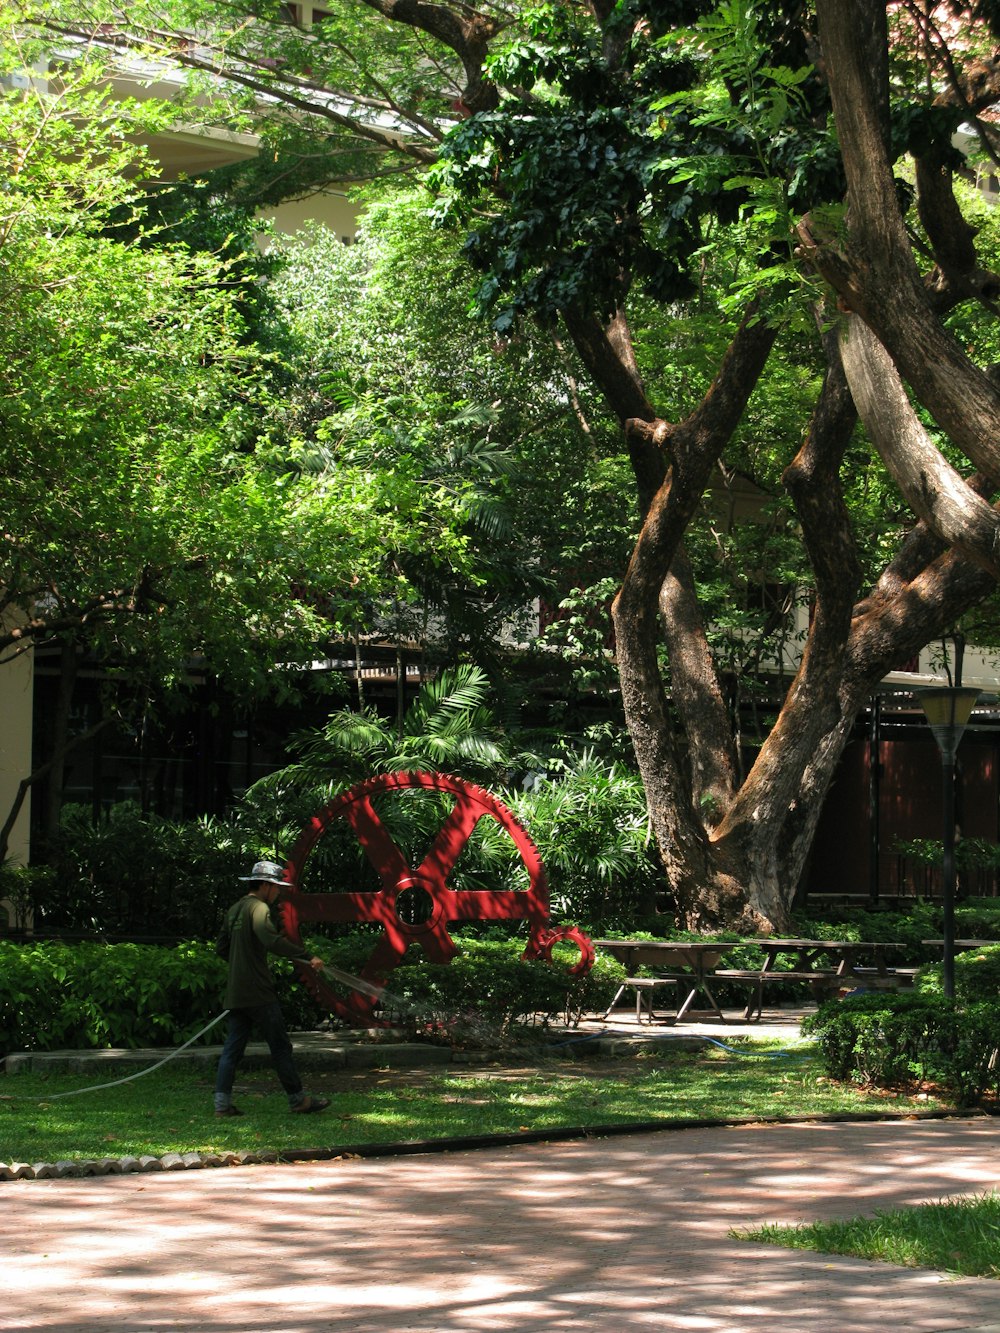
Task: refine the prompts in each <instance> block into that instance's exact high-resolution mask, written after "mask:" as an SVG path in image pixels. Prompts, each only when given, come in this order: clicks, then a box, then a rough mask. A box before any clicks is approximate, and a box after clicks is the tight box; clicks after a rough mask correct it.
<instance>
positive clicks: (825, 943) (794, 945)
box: [740, 935, 906, 952]
mask: <svg viewBox="0 0 1000 1333" xmlns="http://www.w3.org/2000/svg"><path fill="white" fill-rule="evenodd" d="M740 942H741V943H742V944H759V945H761V946H762V947H763V948H765V949H777V950H779V951H780V950H784V949H833V950H836V951H838V952H841V951H843V950H845V949H857V950H861V949H868V950H872V951H874V952H878V951H879V950H882V949H905V948H906V945H905V944H902V943H901V942H900V941H899V940H788V939H779V938H777V937H775V936H772V935H761V936H759V937H756V938H754V939H746V940H741V941H740Z"/></svg>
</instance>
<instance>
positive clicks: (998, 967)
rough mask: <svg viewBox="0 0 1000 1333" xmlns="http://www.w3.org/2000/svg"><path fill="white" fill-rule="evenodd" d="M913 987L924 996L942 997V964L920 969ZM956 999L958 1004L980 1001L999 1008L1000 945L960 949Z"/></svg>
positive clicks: (956, 963)
mask: <svg viewBox="0 0 1000 1333" xmlns="http://www.w3.org/2000/svg"><path fill="white" fill-rule="evenodd" d="M914 984H915V986H916V988H917V990H919V991H921V992H922V993H923V994H926V995H943V994H944V965H943V964H942V963H936V964H934V965H932V966H929V967H924V968H921V970H920V971H919V972H918V973H917V977H916V981H915V983H914ZM955 999H956V1001H957V1002H958V1003H959V1004H978V1003H980V1002H985V1003H987V1004H988V1003H990V1002H992V1003H993V1004H996V1005H998V1006H1000V943H998V944H991V945H985V946H984V947H983V948H980V949H963V950H962V952H961V953H957V954H956V955H955Z"/></svg>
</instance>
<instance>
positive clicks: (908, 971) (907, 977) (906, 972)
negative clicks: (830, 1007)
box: [844, 967, 917, 990]
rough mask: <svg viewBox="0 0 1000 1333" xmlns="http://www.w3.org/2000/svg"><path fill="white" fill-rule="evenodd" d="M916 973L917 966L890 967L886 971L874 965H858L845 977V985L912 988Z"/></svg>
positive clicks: (863, 988)
mask: <svg viewBox="0 0 1000 1333" xmlns="http://www.w3.org/2000/svg"><path fill="white" fill-rule="evenodd" d="M916 975H917V968H915V967H890V968H887V969H886V970H885V971H884V972H879V970H878V969H877V968H874V967H856V968H854V969H853V971H852V972H851V973H850V975H849V976H846V977H844V986H845V987H847V988H853V987H857V989H858V990H912V989H913V978H914V977H915V976H916ZM852 983H853V987H852Z"/></svg>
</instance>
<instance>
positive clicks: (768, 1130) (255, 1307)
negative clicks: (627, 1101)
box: [0, 1118, 1000, 1333]
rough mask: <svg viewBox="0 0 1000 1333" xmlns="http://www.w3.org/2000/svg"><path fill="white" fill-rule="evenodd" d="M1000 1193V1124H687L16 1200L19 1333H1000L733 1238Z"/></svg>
mask: <svg viewBox="0 0 1000 1333" xmlns="http://www.w3.org/2000/svg"><path fill="white" fill-rule="evenodd" d="M997 1186H1000V1121H997V1120H991V1119H985V1118H982V1119H979V1118H969V1119H962V1120H935V1121H901V1122H879V1123H868V1124H809V1125H794V1126H760V1127H755V1128H752V1127H741V1128H738V1129H711V1130H705V1129H701V1130H682V1131H678V1132H672V1133H660V1134H653V1135H642V1136H637V1137H635V1138H615V1139H607V1140H603V1141H598V1140H590V1141H585V1142H573V1143H559V1144H534V1145H526V1146H523V1147H514V1148H502V1149H496V1150H493V1151H487V1152H466V1153H454V1154H444V1155H440V1154H435V1155H432V1156H426V1157H404V1158H396V1159H381V1160H377V1161H376V1160H368V1161H360V1160H353V1161H336V1162H329V1163H324V1164H321V1165H317V1164H315V1163H308V1164H307V1163H303V1164H298V1165H296V1164H290V1165H287V1166H257V1167H238V1168H230V1169H225V1170H213V1171H186V1172H181V1173H178V1174H158V1175H152V1176H104V1177H98V1178H91V1179H82V1180H72V1181H69V1180H65V1181H60V1180H45V1181H33V1182H29V1183H20V1182H11V1183H8V1184H6V1185H3V1186H0V1243H2V1246H3V1253H4V1257H5V1261H6V1262H5V1265H4V1284H3V1285H4V1292H3V1300H2V1303H0V1327H2V1328H4V1329H11V1330H15V1329H16V1330H18V1331H19V1333H29V1331H30V1333H152V1331H153V1330H156V1333H160V1331H161V1330H185V1333H202V1331H204V1333H410V1331H411V1330H424V1333H427V1331H431V1333H488V1331H489V1333H493V1331H495V1330H496V1331H500V1330H503V1331H505V1333H506V1331H509V1333H557V1331H560V1330H565V1331H566V1333H569V1331H570V1330H575V1331H578V1333H580V1331H582V1333H624V1331H631V1330H675V1329H676V1330H691V1333H751V1331H753V1333H756V1331H757V1330H760V1333H764V1330H768V1333H807V1331H808V1333H884V1330H885V1326H886V1324H887V1323H889V1324H891V1325H893V1326H894V1327H895V1328H898V1329H900V1330H907V1331H908V1333H910V1331H917V1333H923V1331H924V1330H927V1331H931V1330H935V1331H936V1333H943V1331H944V1330H958V1329H964V1330H971V1329H976V1330H986V1329H989V1330H991V1333H1000V1285H998V1283H997V1282H994V1281H989V1280H986V1279H958V1280H950V1279H949V1278H947V1277H946V1276H944V1275H942V1274H936V1273H929V1272H925V1271H920V1270H907V1269H898V1268H894V1267H891V1266H888V1265H882V1264H872V1263H865V1262H861V1261H857V1260H849V1259H840V1258H835V1257H832V1256H829V1255H819V1254H815V1255H814V1254H808V1253H804V1252H797V1251H786V1250H781V1249H777V1248H774V1247H771V1246H764V1245H750V1244H747V1243H744V1242H738V1241H735V1240H733V1239H731V1238H730V1237H729V1235H728V1231H729V1229H730V1228H731V1227H734V1226H736V1227H740V1226H746V1225H749V1224H752V1223H755V1222H762V1221H775V1222H779V1221H780V1222H797V1221H800V1220H805V1219H811V1218H816V1217H831V1216H847V1215H851V1214H853V1213H856V1212H858V1211H861V1210H863V1211H866V1212H869V1211H872V1210H874V1209H876V1208H880V1207H889V1206H894V1205H898V1204H913V1203H917V1202H920V1201H922V1200H933V1199H938V1198H941V1197H944V1196H947V1195H953V1194H959V1193H975V1192H980V1191H983V1190H985V1189H989V1188H994V1187H997Z"/></svg>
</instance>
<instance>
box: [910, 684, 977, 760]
mask: <svg viewBox="0 0 1000 1333" xmlns="http://www.w3.org/2000/svg"><path fill="white" fill-rule="evenodd" d="M914 693H915V694H916V697H917V699H918V700H919V701H920V706H921V707H922V708H923V710H924V713H925V715H926V717H927V721H928V722H929V723H930V728H931V731H932V732H933V733H934V739H935V740H936V741H937V743H938V746H939V747H940V750H941V754H942V757H944V758H945V759H953V758H954V757H955V751H956V750H957V749H958V743H959V741H960V740H961V739H962V733H963V732H964V731H965V728H966V724H967V723H968V721H969V718H970V717H971V716H972V710H973V708H974V707H975V705H976V700H977V699H978V698H979V695H980V693H981V692H980V691H979V690H973V689H966V688H964V687H962V686H951V685H936V686H931V687H929V688H928V689H925V690H915V691H914Z"/></svg>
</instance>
